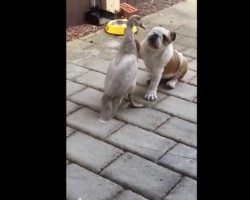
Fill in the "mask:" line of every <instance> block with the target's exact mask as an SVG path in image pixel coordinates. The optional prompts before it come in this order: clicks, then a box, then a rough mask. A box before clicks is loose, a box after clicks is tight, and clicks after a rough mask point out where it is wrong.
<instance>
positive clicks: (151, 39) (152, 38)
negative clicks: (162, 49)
mask: <svg viewBox="0 0 250 200" xmlns="http://www.w3.org/2000/svg"><path fill="white" fill-rule="evenodd" d="M158 38H159V36H158V34H156V33H154V34H153V35H151V36H149V38H148V42H149V44H150V46H152V47H154V48H156V49H157V48H158V46H157V45H156V41H157V39H158Z"/></svg>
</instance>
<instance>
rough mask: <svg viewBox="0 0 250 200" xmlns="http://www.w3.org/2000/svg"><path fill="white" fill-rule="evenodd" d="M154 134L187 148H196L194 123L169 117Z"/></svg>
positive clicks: (195, 127)
mask: <svg viewBox="0 0 250 200" xmlns="http://www.w3.org/2000/svg"><path fill="white" fill-rule="evenodd" d="M155 132H156V133H159V134H160V135H163V136H165V137H168V138H171V139H173V140H176V141H179V142H181V143H184V144H187V145H189V146H193V147H197V125H196V124H194V123H190V122H187V121H185V120H182V119H179V118H176V117H171V118H170V119H169V120H168V121H167V122H165V123H164V124H162V125H161V126H160V127H159V128H157V129H156V130H155Z"/></svg>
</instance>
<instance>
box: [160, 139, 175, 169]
mask: <svg viewBox="0 0 250 200" xmlns="http://www.w3.org/2000/svg"><path fill="white" fill-rule="evenodd" d="M177 145H178V143H177V142H176V143H175V144H174V145H173V146H172V147H171V148H169V149H168V150H167V151H166V152H165V153H163V154H162V155H161V156H160V157H159V158H158V159H157V160H156V162H155V163H156V164H158V162H159V160H160V159H161V158H162V157H163V156H165V155H166V154H167V153H168V152H169V151H171V150H172V149H173V148H175V147H176V146H177Z"/></svg>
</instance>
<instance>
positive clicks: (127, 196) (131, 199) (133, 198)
mask: <svg viewBox="0 0 250 200" xmlns="http://www.w3.org/2000/svg"><path fill="white" fill-rule="evenodd" d="M112 200H147V199H146V198H144V197H143V196H141V195H138V194H136V193H134V192H132V191H130V190H123V191H122V192H121V193H119V194H118V195H117V196H116V197H115V198H114V199H112Z"/></svg>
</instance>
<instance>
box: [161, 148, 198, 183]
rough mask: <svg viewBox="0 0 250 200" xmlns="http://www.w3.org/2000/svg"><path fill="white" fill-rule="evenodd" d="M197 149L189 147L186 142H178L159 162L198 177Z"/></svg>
mask: <svg viewBox="0 0 250 200" xmlns="http://www.w3.org/2000/svg"><path fill="white" fill-rule="evenodd" d="M196 160H197V150H196V149H194V148H192V147H188V146H186V145H184V144H177V145H176V146H175V147H174V148H173V149H171V150H170V151H169V152H167V154H165V155H164V156H163V157H162V158H161V159H160V160H159V163H160V164H162V165H164V166H166V167H169V168H170V169H173V170H177V171H178V172H180V173H183V174H185V175H188V176H191V177H192V178H195V179H196V177H197V161H196Z"/></svg>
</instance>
